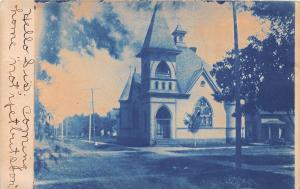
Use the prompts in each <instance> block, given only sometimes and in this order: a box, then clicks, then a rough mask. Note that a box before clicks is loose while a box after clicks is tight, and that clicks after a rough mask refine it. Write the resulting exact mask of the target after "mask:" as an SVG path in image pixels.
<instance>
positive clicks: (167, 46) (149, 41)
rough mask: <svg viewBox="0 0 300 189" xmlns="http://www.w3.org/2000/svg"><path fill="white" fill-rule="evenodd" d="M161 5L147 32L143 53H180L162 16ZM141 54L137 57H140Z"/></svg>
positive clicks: (154, 12)
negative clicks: (158, 51) (152, 50)
mask: <svg viewBox="0 0 300 189" xmlns="http://www.w3.org/2000/svg"><path fill="white" fill-rule="evenodd" d="M160 9H161V8H160V4H159V3H157V4H156V6H155V8H154V11H153V15H152V18H151V21H150V25H149V27H148V30H147V34H146V37H145V40H144V44H143V47H142V50H141V52H143V51H145V50H147V49H160V50H168V51H179V50H178V49H177V47H176V45H175V43H174V40H173V38H172V36H171V35H170V33H171V32H170V30H169V28H168V25H167V21H166V19H165V18H164V17H163V16H162V15H161V14H162V12H161V10H160ZM141 52H140V53H139V54H138V55H137V56H140V54H141Z"/></svg>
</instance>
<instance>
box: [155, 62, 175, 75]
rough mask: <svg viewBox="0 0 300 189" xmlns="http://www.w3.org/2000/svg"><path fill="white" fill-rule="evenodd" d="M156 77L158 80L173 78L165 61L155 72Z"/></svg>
mask: <svg viewBox="0 0 300 189" xmlns="http://www.w3.org/2000/svg"><path fill="white" fill-rule="evenodd" d="M155 77H158V78H171V71H170V68H169V66H168V64H167V63H166V62H165V61H161V62H160V63H159V64H158V66H157V68H156V70H155Z"/></svg>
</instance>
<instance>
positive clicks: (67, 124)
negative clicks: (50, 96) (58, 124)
mask: <svg viewBox="0 0 300 189" xmlns="http://www.w3.org/2000/svg"><path fill="white" fill-rule="evenodd" d="M68 132H69V122H68V120H66V137H68Z"/></svg>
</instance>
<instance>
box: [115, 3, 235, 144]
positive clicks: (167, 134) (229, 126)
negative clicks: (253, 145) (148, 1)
mask: <svg viewBox="0 0 300 189" xmlns="http://www.w3.org/2000/svg"><path fill="white" fill-rule="evenodd" d="M185 35H187V32H186V31H185V30H184V29H183V28H182V27H181V26H180V25H177V27H176V28H175V30H174V31H173V32H172V33H171V32H170V30H169V29H168V26H167V22H166V20H165V18H164V17H163V15H162V10H161V8H160V7H159V6H156V7H155V9H154V12H153V15H152V18H151V21H150V25H149V27H148V31H147V34H146V37H145V40H144V44H143V47H142V49H141V51H140V52H139V53H138V55H137V57H138V58H140V59H141V73H137V71H136V70H132V71H131V73H130V75H129V78H128V81H127V83H126V85H125V87H124V89H123V92H122V94H121V96H120V99H119V102H120V128H119V133H118V140H119V142H121V143H123V144H124V143H125V144H134V145H153V144H159V143H164V142H168V141H169V142H170V141H172V142H176V143H185V142H191V141H192V140H193V138H194V136H193V134H192V133H191V132H190V131H189V129H188V127H187V126H186V125H185V124H184V119H185V117H186V114H187V113H189V114H196V115H197V119H198V122H199V123H200V129H199V131H198V132H197V133H196V137H197V140H199V142H203V143H211V142H212V143H225V142H226V141H234V139H235V128H234V127H235V124H234V117H232V114H233V112H234V104H233V103H230V102H225V103H220V102H217V101H215V100H214V98H213V96H212V94H215V93H218V92H219V88H218V86H217V84H216V82H215V81H214V79H213V78H212V76H211V75H210V73H209V71H210V69H209V68H208V65H207V64H206V63H205V62H204V61H203V60H202V59H201V58H200V57H199V56H198V55H197V54H196V50H197V49H196V48H195V47H190V48H189V47H188V46H187V45H186V44H185V40H184V38H185Z"/></svg>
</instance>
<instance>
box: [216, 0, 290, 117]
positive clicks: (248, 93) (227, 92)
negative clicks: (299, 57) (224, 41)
mask: <svg viewBox="0 0 300 189" xmlns="http://www.w3.org/2000/svg"><path fill="white" fill-rule="evenodd" d="M250 10H251V11H252V14H253V15H255V16H258V17H259V18H260V19H262V20H264V21H266V19H267V20H269V21H270V22H271V28H270V33H269V34H268V37H267V38H266V39H264V40H259V39H257V38H256V37H254V36H252V37H250V38H249V42H250V44H249V45H248V46H247V47H246V48H244V49H241V50H240V54H239V59H240V62H241V70H240V72H241V98H242V99H244V100H245V102H246V104H245V106H244V110H245V111H246V112H252V111H256V109H257V108H260V109H263V110H267V111H270V112H273V111H286V112H293V110H294V77H295V76H294V46H295V44H294V42H295V39H294V22H295V20H294V19H295V18H294V3H292V2H254V4H253V5H252V7H250ZM233 70H234V58H233V51H231V52H228V53H227V56H226V58H225V59H224V60H222V61H220V62H217V63H216V64H214V66H213V70H212V72H211V73H212V75H214V76H215V77H216V81H217V83H218V84H219V86H220V88H221V90H222V93H221V94H218V95H215V99H216V100H218V101H226V100H228V101H232V100H233V99H234V84H235V81H234V71H233Z"/></svg>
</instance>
